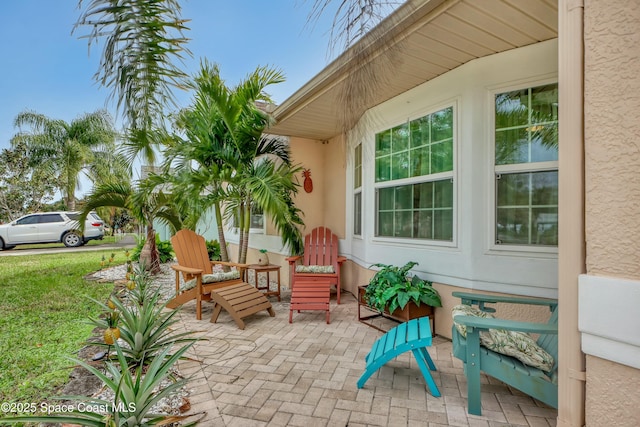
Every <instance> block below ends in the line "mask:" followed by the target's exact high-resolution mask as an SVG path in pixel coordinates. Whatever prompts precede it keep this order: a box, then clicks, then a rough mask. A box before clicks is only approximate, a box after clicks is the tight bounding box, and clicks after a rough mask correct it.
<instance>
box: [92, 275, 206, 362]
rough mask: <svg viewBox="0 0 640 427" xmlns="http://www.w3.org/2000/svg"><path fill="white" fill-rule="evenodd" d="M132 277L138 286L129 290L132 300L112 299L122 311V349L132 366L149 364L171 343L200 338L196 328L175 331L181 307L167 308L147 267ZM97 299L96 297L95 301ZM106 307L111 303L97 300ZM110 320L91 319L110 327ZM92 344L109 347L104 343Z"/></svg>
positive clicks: (95, 323)
mask: <svg viewBox="0 0 640 427" xmlns="http://www.w3.org/2000/svg"><path fill="white" fill-rule="evenodd" d="M132 280H133V281H134V282H135V283H136V286H135V288H133V290H131V291H129V298H128V300H129V303H125V302H123V301H122V300H121V299H119V298H111V300H110V301H111V304H112V305H114V306H115V311H117V312H118V313H119V329H120V340H121V341H123V342H124V343H125V344H122V345H121V351H122V353H123V354H124V356H125V358H126V359H127V364H128V365H129V366H140V365H143V364H149V363H151V361H153V360H154V359H155V357H157V355H158V354H160V353H161V352H162V350H163V349H164V348H165V347H167V346H175V345H181V344H186V343H193V342H194V341H196V339H195V338H192V337H191V336H192V335H193V332H192V331H187V332H183V333H174V332H173V331H172V326H173V325H174V324H175V323H177V322H178V320H177V318H175V316H176V314H178V312H179V311H178V310H165V307H166V305H167V303H166V302H165V303H161V302H160V297H161V294H160V290H159V289H157V288H155V289H154V288H153V287H152V286H151V278H150V276H149V273H148V271H146V270H145V268H144V266H140V267H139V268H137V269H136V270H135V273H134V276H133V278H132ZM94 301H95V300H94ZM96 302H97V303H98V304H100V305H101V306H103V308H105V309H108V306H107V305H105V304H103V303H101V302H99V301H96ZM107 320H108V319H91V322H92V323H93V324H94V325H95V326H98V327H100V328H105V329H106V328H108V327H109V325H108V322H107ZM91 344H92V345H97V346H107V344H105V343H101V342H91Z"/></svg>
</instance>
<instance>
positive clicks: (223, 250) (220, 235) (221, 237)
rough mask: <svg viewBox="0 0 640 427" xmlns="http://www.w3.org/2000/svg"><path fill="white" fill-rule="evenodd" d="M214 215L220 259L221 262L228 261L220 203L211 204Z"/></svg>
mask: <svg viewBox="0 0 640 427" xmlns="http://www.w3.org/2000/svg"><path fill="white" fill-rule="evenodd" d="M213 207H214V209H215V213H216V225H217V227H218V242H220V258H221V259H222V261H225V262H227V261H229V252H227V239H226V238H225V237H224V226H223V224H222V209H221V208H220V202H215V203H214V204H213Z"/></svg>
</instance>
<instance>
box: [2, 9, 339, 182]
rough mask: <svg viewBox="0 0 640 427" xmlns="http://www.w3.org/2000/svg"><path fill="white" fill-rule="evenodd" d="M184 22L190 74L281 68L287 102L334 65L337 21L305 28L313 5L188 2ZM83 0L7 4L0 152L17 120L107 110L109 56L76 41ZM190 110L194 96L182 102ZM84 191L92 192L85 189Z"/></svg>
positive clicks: (230, 77)
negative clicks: (103, 58) (202, 68)
mask: <svg viewBox="0 0 640 427" xmlns="http://www.w3.org/2000/svg"><path fill="white" fill-rule="evenodd" d="M181 4H182V16H183V18H185V19H191V22H189V23H188V24H187V25H188V26H189V27H190V28H191V30H190V31H188V32H187V33H186V35H187V37H189V38H191V41H190V43H189V49H190V50H191V51H192V53H193V58H191V59H188V60H187V61H186V63H185V65H184V69H185V70H187V72H188V73H189V74H194V73H195V72H197V70H198V65H199V62H200V59H201V58H207V59H208V60H209V61H211V62H216V63H218V64H219V66H220V69H221V73H222V75H223V77H224V78H225V80H226V81H227V84H229V85H234V84H235V83H236V82H238V81H239V80H240V79H242V78H243V77H244V76H245V75H246V74H247V73H249V72H250V71H252V70H254V69H255V68H256V67H258V66H264V65H269V66H273V67H276V68H279V69H281V70H282V71H283V72H284V73H285V75H286V78H287V80H286V82H284V83H281V84H279V85H274V86H272V87H271V88H270V89H269V93H270V94H271V95H272V97H273V98H274V100H275V101H276V102H277V103H281V102H282V101H284V100H285V99H287V97H289V96H290V95H291V94H293V93H294V92H295V91H296V90H297V89H299V88H300V87H301V86H302V85H303V84H304V83H306V82H307V81H308V80H309V79H310V78H312V77H313V76H314V75H316V74H317V73H318V72H319V71H320V70H322V68H324V66H325V65H326V64H327V63H328V60H327V46H328V43H329V40H328V31H329V29H330V22H331V18H332V16H331V15H330V14H328V15H326V16H324V18H323V20H322V21H320V22H318V23H317V24H316V25H315V27H314V28H305V22H306V19H307V13H308V11H309V9H310V8H311V6H312V4H313V0H183V1H182V3H181ZM77 6H78V2H77V0H19V1H3V2H2V6H1V7H2V15H3V16H4V19H3V25H1V26H0V40H2V43H1V44H0V57H2V58H3V61H2V67H0V93H1V94H2V95H1V97H0V99H1V102H0V149H2V148H7V147H9V146H10V139H11V137H12V136H13V135H14V134H15V133H16V131H17V129H15V128H14V127H13V120H14V118H15V117H16V115H17V114H18V113H19V112H21V111H23V110H25V109H29V110H33V111H35V112H38V113H42V114H45V115H46V116H48V117H50V118H56V119H62V120H65V121H67V122H68V121H71V120H73V119H74V118H76V117H78V116H80V115H81V114H83V113H86V112H91V111H95V110H97V109H100V108H107V109H108V110H109V111H110V112H111V113H112V115H114V116H115V105H114V104H105V101H106V99H107V96H108V94H109V91H108V90H107V89H105V88H102V87H100V86H99V85H98V84H97V83H95V82H94V80H93V75H94V73H95V72H96V71H97V69H98V63H99V60H100V55H101V50H100V49H99V48H97V49H96V48H93V49H92V50H91V52H90V54H89V52H88V48H87V41H86V40H84V39H79V35H80V34H83V31H84V30H83V29H80V30H79V31H78V32H76V33H74V35H71V30H72V28H73V24H74V23H75V22H76V20H77V19H78V16H79V14H80V10H79V9H78V7H77ZM179 99H180V102H181V104H182V105H183V106H186V105H187V103H188V102H189V95H188V94H181V95H179ZM82 190H87V189H86V188H83V189H82Z"/></svg>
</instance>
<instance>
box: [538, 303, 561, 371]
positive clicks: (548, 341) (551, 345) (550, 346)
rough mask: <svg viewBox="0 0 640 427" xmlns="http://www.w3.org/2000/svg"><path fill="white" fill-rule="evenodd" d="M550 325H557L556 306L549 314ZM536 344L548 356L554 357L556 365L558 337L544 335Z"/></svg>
mask: <svg viewBox="0 0 640 427" xmlns="http://www.w3.org/2000/svg"><path fill="white" fill-rule="evenodd" d="M547 323H549V324H550V325H557V324H558V306H556V307H555V308H554V310H553V311H552V312H551V317H550V318H549V322H547ZM537 344H538V345H539V346H540V347H542V348H544V349H545V350H546V351H547V352H548V353H549V354H550V355H552V356H553V357H554V359H555V360H556V365H557V358H558V335H556V334H544V335H540V336H539V337H538V341H537Z"/></svg>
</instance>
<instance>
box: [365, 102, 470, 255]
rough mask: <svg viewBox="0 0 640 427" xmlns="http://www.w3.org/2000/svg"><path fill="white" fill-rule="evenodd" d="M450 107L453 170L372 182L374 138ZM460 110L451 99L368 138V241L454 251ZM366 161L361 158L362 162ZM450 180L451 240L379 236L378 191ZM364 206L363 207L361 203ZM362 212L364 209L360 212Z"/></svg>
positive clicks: (382, 127) (394, 123) (456, 217)
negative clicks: (372, 219)
mask: <svg viewBox="0 0 640 427" xmlns="http://www.w3.org/2000/svg"><path fill="white" fill-rule="evenodd" d="M447 108H452V109H453V112H452V117H453V126H452V138H453V141H452V148H453V159H452V162H453V169H452V170H451V171H448V172H439V173H435V174H431V175H422V176H417V177H409V178H402V179H396V180H389V181H381V182H375V170H376V164H375V162H376V159H375V144H376V135H377V134H379V133H381V132H384V131H386V130H389V129H392V128H394V127H396V126H399V125H402V124H404V123H409V122H411V121H413V120H417V119H419V118H421V117H425V116H428V115H430V114H433V113H436V112H438V111H441V110H444V109H447ZM458 110H459V108H458V99H457V98H455V99H450V100H448V101H444V102H442V103H439V104H436V105H435V106H434V105H432V106H429V107H427V108H425V109H421V110H420V111H418V112H415V113H414V114H412V115H410V116H408V117H407V118H406V120H404V121H394V122H389V123H387V124H386V125H385V126H381V127H379V128H377V129H376V130H374V132H373V135H372V137H371V147H372V152H373V153H374V154H373V156H371V158H370V159H368V160H370V167H371V168H372V174H371V177H370V178H369V179H370V180H371V181H372V184H373V185H372V186H371V198H372V199H373V200H372V203H371V204H367V206H372V209H373V218H374V221H372V224H370V225H369V226H370V227H372V229H371V236H372V237H371V241H372V242H375V243H384V244H387V243H391V244H398V245H402V246H403V247H444V248H455V247H457V245H458V243H457V242H458V225H459V221H458V144H459V141H458V127H459V111H458ZM364 161H365V160H364V159H363V162H364ZM447 178H448V179H451V181H452V185H453V188H452V191H453V195H452V199H453V210H452V230H451V232H452V235H451V240H450V241H449V240H435V239H421V238H413V237H392V236H378V235H376V233H377V227H378V208H377V206H378V201H377V198H378V189H380V188H390V187H401V186H406V185H413V184H420V183H425V182H437V181H441V180H443V179H447ZM363 206H365V204H364V201H363ZM363 211H364V209H363Z"/></svg>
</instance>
